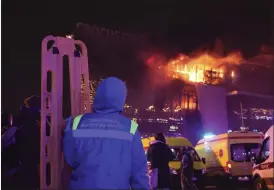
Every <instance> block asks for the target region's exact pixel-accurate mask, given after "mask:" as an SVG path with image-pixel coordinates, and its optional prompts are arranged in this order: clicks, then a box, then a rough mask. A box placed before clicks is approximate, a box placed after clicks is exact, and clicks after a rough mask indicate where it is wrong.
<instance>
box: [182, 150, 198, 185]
mask: <svg viewBox="0 0 274 190" xmlns="http://www.w3.org/2000/svg"><path fill="white" fill-rule="evenodd" d="M181 152H182V176H181V186H182V189H183V190H194V189H195V188H194V185H193V181H192V180H193V175H194V168H193V158H192V155H191V153H190V152H189V150H188V149H187V147H183V148H182V149H181Z"/></svg>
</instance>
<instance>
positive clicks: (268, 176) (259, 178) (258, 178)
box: [253, 125, 274, 190]
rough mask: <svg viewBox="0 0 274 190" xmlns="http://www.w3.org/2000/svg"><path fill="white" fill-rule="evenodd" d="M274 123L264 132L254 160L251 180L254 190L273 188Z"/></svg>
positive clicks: (270, 189) (271, 189)
mask: <svg viewBox="0 0 274 190" xmlns="http://www.w3.org/2000/svg"><path fill="white" fill-rule="evenodd" d="M273 138H274V125H273V126H271V127H270V129H269V130H268V131H267V132H266V134H265V137H264V141H263V143H262V147H261V150H260V152H259V154H258V156H257V157H256V159H255V160H254V167H253V182H254V189H256V190H274V158H273V157H274V156H273V155H274V152H273V151H274V150H273V145H274V140H273Z"/></svg>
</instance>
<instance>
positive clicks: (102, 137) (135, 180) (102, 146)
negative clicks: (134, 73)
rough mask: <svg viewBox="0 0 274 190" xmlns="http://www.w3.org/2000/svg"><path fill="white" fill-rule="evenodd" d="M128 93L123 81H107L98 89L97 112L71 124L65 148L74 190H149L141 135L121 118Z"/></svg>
mask: <svg viewBox="0 0 274 190" xmlns="http://www.w3.org/2000/svg"><path fill="white" fill-rule="evenodd" d="M126 94H127V92H126V87H125V84H124V83H123V82H122V81H121V80H119V79H117V78H115V77H110V78H107V79H105V80H103V81H102V82H101V83H100V85H99V86H98V88H97V91H96V95H95V98H94V103H93V110H94V113H89V114H85V115H83V116H82V117H76V118H74V120H70V121H69V122H68V123H67V126H66V128H65V131H64V138H63V143H64V144H63V148H64V157H65V161H66V162H67V164H68V165H69V166H70V167H71V168H72V175H71V180H70V184H69V188H70V189H129V188H133V189H149V186H148V177H147V176H146V173H147V160H146V157H145V153H144V149H143V146H142V142H141V137H140V134H139V132H138V130H137V131H136V132H135V133H134V132H132V127H131V126H132V124H134V123H133V122H132V121H131V120H129V119H127V118H126V117H124V116H122V115H120V113H121V112H122V111H123V107H124V104H125V100H126ZM75 122H76V123H78V124H77V126H75ZM135 126H137V124H136V123H135Z"/></svg>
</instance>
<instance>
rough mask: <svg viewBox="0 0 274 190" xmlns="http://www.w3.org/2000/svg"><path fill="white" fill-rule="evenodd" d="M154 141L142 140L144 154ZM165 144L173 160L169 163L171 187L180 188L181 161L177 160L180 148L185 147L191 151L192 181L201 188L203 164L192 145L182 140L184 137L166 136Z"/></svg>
mask: <svg viewBox="0 0 274 190" xmlns="http://www.w3.org/2000/svg"><path fill="white" fill-rule="evenodd" d="M153 140H155V138H154V137H147V138H142V143H143V147H144V150H145V152H147V149H148V147H149V144H150V142H151V141H153ZM166 143H167V145H168V146H169V147H170V149H171V151H172V152H173V154H174V160H173V161H171V162H170V163H169V167H170V171H171V175H172V182H173V183H172V185H173V186H174V187H173V188H180V180H181V177H180V176H181V160H180V159H179V158H178V155H179V152H180V148H181V147H187V148H188V150H190V151H193V159H194V160H193V161H194V162H193V165H194V178H193V181H194V182H195V184H196V185H197V186H198V187H203V184H204V183H203V179H202V174H203V173H204V169H205V164H204V163H203V159H201V158H200V157H199V155H198V154H197V152H196V151H195V149H194V146H193V145H192V143H191V142H190V141H189V140H188V139H186V138H184V137H177V136H176V137H173V136H166Z"/></svg>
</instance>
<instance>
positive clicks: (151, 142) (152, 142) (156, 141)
mask: <svg viewBox="0 0 274 190" xmlns="http://www.w3.org/2000/svg"><path fill="white" fill-rule="evenodd" d="M156 143H163V144H165V143H164V142H162V141H158V140H154V141H150V143H149V144H150V145H153V144H156Z"/></svg>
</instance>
